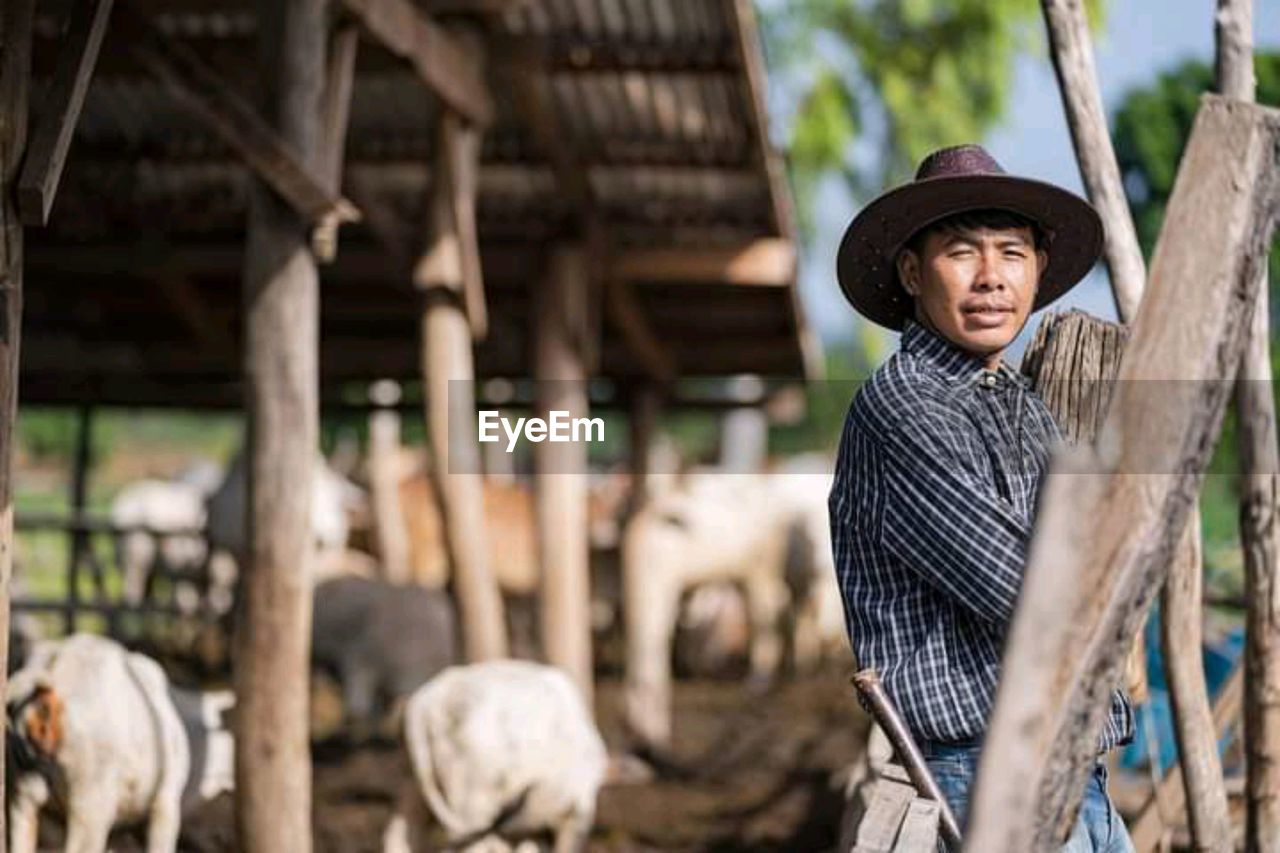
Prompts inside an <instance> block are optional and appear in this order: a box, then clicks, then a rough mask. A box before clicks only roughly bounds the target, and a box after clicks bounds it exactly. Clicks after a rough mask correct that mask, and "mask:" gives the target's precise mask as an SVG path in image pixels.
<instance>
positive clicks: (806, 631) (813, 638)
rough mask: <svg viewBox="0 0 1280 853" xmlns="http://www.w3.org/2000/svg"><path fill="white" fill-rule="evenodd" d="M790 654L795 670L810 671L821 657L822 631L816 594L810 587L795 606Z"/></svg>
mask: <svg viewBox="0 0 1280 853" xmlns="http://www.w3.org/2000/svg"><path fill="white" fill-rule="evenodd" d="M791 643H792V646H791V648H792V655H793V657H794V658H795V667H796V671H797V672H802V673H803V672H811V671H813V669H814V668H815V667H816V666H817V664H818V663H819V661H820V660H821V659H822V632H821V629H820V627H819V624H818V596H817V590H816V589H810V590H808V592H807V593H806V594H805V596H804V597H803V598H801V599H800V605H799V607H797V608H795V625H794V626H793V628H792V634H791Z"/></svg>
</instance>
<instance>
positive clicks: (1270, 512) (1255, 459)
mask: <svg viewBox="0 0 1280 853" xmlns="http://www.w3.org/2000/svg"><path fill="white" fill-rule="evenodd" d="M1214 22H1215V25H1216V26H1215V34H1216V37H1217V39H1216V40H1217V62H1216V66H1217V84H1218V91H1219V92H1221V93H1222V94H1223V95H1225V96H1227V97H1229V98H1235V99H1236V100H1239V101H1253V100H1254V98H1255V91H1254V79H1253V3H1252V2H1250V0H1218V10H1217V15H1216V16H1215V20H1214ZM1259 274H1260V275H1261V277H1262V283H1261V284H1260V285H1259V296H1258V302H1257V304H1256V305H1255V306H1254V309H1253V323H1252V324H1251V325H1250V327H1249V340H1248V343H1247V344H1246V345H1245V352H1244V358H1243V359H1242V360H1241V362H1240V376H1239V379H1238V380H1237V381H1236V416H1237V420H1238V421H1239V423H1240V467H1241V475H1242V476H1241V485H1242V488H1241V490H1240V542H1241V545H1242V547H1243V550H1244V567H1245V588H1246V590H1247V592H1246V594H1245V600H1246V602H1248V603H1247V605H1246V609H1247V615H1246V641H1245V694H1246V696H1245V705H1244V707H1245V712H1244V717H1245V725H1244V729H1245V753H1246V760H1245V766H1246V773H1247V779H1246V783H1245V815H1246V818H1245V849H1246V850H1248V851H1250V853H1254V851H1264V850H1280V602H1278V601H1277V600H1276V596H1277V594H1278V593H1280V581H1277V572H1278V571H1280V569H1278V568H1277V565H1276V562H1277V560H1278V559H1280V454H1278V453H1277V450H1276V410H1275V399H1274V398H1273V397H1272V396H1271V358H1270V352H1269V348H1270V347H1269V341H1270V330H1269V328H1268V326H1269V321H1270V316H1271V312H1270V305H1269V300H1268V291H1269V288H1268V286H1267V280H1266V277H1267V268H1266V265H1263V266H1262V268H1261V270H1260V272H1259Z"/></svg>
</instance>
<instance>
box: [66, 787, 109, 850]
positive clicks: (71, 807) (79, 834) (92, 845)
mask: <svg viewBox="0 0 1280 853" xmlns="http://www.w3.org/2000/svg"><path fill="white" fill-rule="evenodd" d="M115 813H116V798H115V797H114V796H112V795H111V794H110V793H108V792H107V791H105V790H101V789H97V788H94V789H90V790H87V791H84V790H81V791H75V792H73V793H72V795H71V801H70V803H68V806H67V846H66V853H103V851H104V850H106V849H107V839H108V837H109V836H110V835H111V824H112V823H113V822H114V821H115Z"/></svg>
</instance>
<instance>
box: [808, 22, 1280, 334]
mask: <svg viewBox="0 0 1280 853" xmlns="http://www.w3.org/2000/svg"><path fill="white" fill-rule="evenodd" d="M1214 7H1215V2H1214V0H1110V1H1109V2H1108V4H1107V8H1108V16H1107V22H1106V26H1105V30H1104V32H1103V33H1102V34H1100V35H1099V37H1098V38H1097V41H1096V43H1095V45H1094V51H1095V58H1096V60H1097V64H1098V77H1099V80H1100V81H1101V85H1102V96H1103V100H1104V102H1105V103H1106V105H1107V109H1108V112H1110V111H1111V110H1113V109H1114V108H1115V107H1116V106H1117V104H1119V102H1120V100H1121V99H1122V98H1123V96H1124V95H1125V93H1126V92H1128V91H1129V90H1131V89H1133V88H1135V87H1140V86H1144V85H1146V84H1148V83H1150V82H1151V81H1152V80H1154V79H1155V77H1156V76H1157V75H1158V74H1159V73H1160V72H1161V71H1164V70H1166V69H1168V68H1171V67H1173V66H1175V65H1177V64H1178V63H1179V62H1181V61H1183V60H1185V59H1191V58H1200V59H1203V60H1206V61H1212V58H1213V12H1214ZM1254 39H1255V43H1256V46H1257V47H1258V48H1260V49H1278V48H1280V0H1255V10H1254ZM1041 54H1042V55H1039V56H1026V57H1023V58H1022V59H1020V60H1019V62H1018V64H1017V66H1016V68H1015V73H1014V87H1013V95H1012V97H1011V99H1010V105H1009V109H1008V111H1007V114H1006V117H1005V119H1004V121H1003V122H1002V124H1001V125H1000V126H999V127H998V128H997V130H996V131H995V132H994V133H992V134H991V135H990V136H989V137H988V138H987V139H985V140H983V143H984V144H985V145H986V146H987V148H988V150H990V151H991V153H992V154H994V155H995V157H996V159H997V160H999V161H1000V162H1001V164H1002V165H1003V166H1004V167H1005V169H1006V170H1008V171H1010V172H1013V173H1016V174H1022V175H1026V176H1028V177H1034V178H1039V179H1041V180H1047V181H1052V182H1053V183H1056V184H1059V185H1061V186H1064V187H1066V188H1068V189H1071V190H1073V191H1075V192H1078V193H1080V194H1081V195H1083V194H1084V190H1083V187H1082V185H1081V182H1080V176H1079V173H1078V171H1077V170H1076V163H1075V155H1074V154H1073V152H1072V149H1071V138H1070V135H1069V132H1068V130H1067V126H1066V120H1065V119H1064V117H1063V112H1062V102H1061V99H1060V98H1059V95H1058V89H1057V82H1056V80H1055V78H1054V73H1053V66H1052V64H1051V63H1050V61H1049V59H1048V56H1047V55H1044V51H1043V50H1041ZM818 205H819V213H818V215H817V216H816V217H815V220H816V222H817V237H816V240H815V241H814V244H813V245H812V246H810V247H808V249H807V251H806V252H805V253H804V255H803V257H802V261H801V271H800V286H801V293H802V295H803V297H804V302H805V306H806V309H807V313H808V319H809V322H810V324H811V325H813V326H814V327H815V328H816V329H817V330H818V332H819V333H820V334H821V335H822V337H823V338H824V340H827V341H834V340H838V339H840V338H847V337H849V336H850V335H852V334H854V333H855V330H860V329H861V328H863V327H862V326H860V325H859V324H858V321H857V320H856V318H855V315H854V313H853V309H851V308H849V307H848V304H847V303H845V302H844V300H843V298H842V297H841V296H840V291H839V287H838V286H837V285H836V281H835V274H834V269H835V260H834V259H835V251H836V247H837V245H838V244H839V241H840V235H841V234H842V233H843V230H844V227H845V225H846V224H848V222H849V220H850V219H851V218H852V217H853V215H854V213H856V212H857V205H856V203H855V202H854V201H853V200H852V199H850V198H849V196H848V194H847V193H846V192H844V190H843V187H842V186H838V185H836V184H835V183H834V182H832V183H830V184H829V185H827V186H824V187H823V189H822V191H821V192H820V193H819V198H818ZM1057 305H1061V306H1062V307H1068V306H1075V307H1079V308H1082V309H1084V310H1086V311H1089V312H1091V313H1094V314H1097V315H1099V316H1103V317H1107V318H1111V319H1114V316H1115V309H1114V307H1113V304H1112V301H1111V293H1110V290H1109V287H1108V284H1107V279H1106V273H1105V271H1104V269H1103V268H1102V267H1101V266H1099V267H1098V268H1097V269H1096V270H1095V271H1094V273H1093V274H1092V275H1090V277H1089V278H1088V279H1086V280H1085V281H1084V282H1083V283H1081V284H1080V285H1079V286H1078V287H1076V288H1075V289H1074V290H1073V291H1072V292H1071V293H1070V294H1068V295H1067V296H1066V297H1064V298H1063V299H1062V300H1061V301H1060V302H1059V303H1057ZM1033 325H1034V321H1033V323H1032V324H1029V326H1033Z"/></svg>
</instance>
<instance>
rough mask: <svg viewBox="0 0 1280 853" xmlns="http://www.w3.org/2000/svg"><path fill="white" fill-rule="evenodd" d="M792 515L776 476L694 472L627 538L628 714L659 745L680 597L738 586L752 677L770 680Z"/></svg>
mask: <svg viewBox="0 0 1280 853" xmlns="http://www.w3.org/2000/svg"><path fill="white" fill-rule="evenodd" d="M789 529H790V517H789V515H787V514H786V513H783V512H779V510H778V507H777V506H776V503H775V501H774V498H773V495H772V492H771V489H770V484H769V480H768V477H766V476H765V475H757V474H725V473H721V472H716V471H694V472H691V473H689V474H687V475H685V477H684V478H683V480H682V482H681V484H680V486H679V487H677V488H675V489H671V490H668V491H666V492H663V493H660V494H658V495H655V496H654V497H653V498H652V499H650V500H649V501H648V502H647V503H646V505H645V506H644V507H642V508H641V509H640V510H639V511H638V512H637V513H636V514H635V515H634V516H633V517H632V519H631V521H630V523H629V524H628V525H627V529H626V531H625V533H624V534H623V540H622V567H623V568H622V573H623V587H624V589H623V611H624V618H625V624H626V643H627V666H626V669H627V676H626V682H627V686H626V691H625V693H626V699H625V702H626V715H627V721H628V724H629V725H630V726H631V728H632V730H633V731H634V733H635V734H637V735H638V736H640V737H641V738H642V739H643V740H645V741H647V742H649V743H652V744H663V743H666V742H667V741H668V740H669V739H670V736H671V644H672V640H673V638H674V634H675V626H676V619H677V613H678V610H679V606H680V599H681V595H682V594H683V592H684V591H685V590H686V589H690V588H693V587H695V586H698V585H700V584H706V583H713V582H721V581H729V582H733V583H736V584H739V585H740V586H741V587H742V589H743V592H744V594H745V595H746V599H747V613H748V616H749V620H750V623H751V648H750V661H751V674H752V677H753V679H754V680H756V681H757V682H763V681H766V680H768V679H769V678H770V677H772V676H773V674H774V673H775V672H776V670H777V667H778V664H779V663H780V661H781V658H782V650H783V642H782V636H781V634H780V633H779V630H780V629H779V620H780V618H781V616H782V614H783V612H784V610H785V608H786V605H787V601H788V598H789V595H788V591H787V586H786V580H785V577H784V563H785V561H786V553H787V545H788V536H789Z"/></svg>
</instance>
